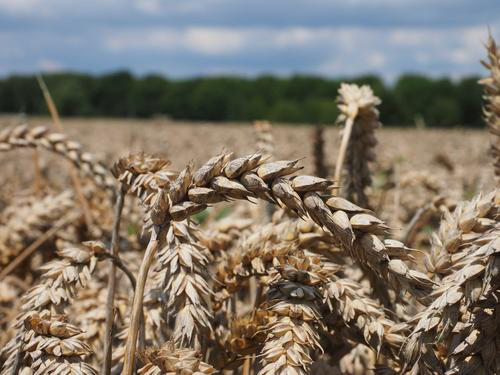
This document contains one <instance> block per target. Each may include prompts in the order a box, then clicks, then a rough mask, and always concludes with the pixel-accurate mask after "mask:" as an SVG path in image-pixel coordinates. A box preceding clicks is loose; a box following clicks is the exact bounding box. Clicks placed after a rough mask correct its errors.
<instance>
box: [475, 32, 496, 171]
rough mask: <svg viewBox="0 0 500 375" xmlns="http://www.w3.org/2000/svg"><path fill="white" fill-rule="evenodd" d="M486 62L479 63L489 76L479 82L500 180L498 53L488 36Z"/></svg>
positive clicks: (493, 40)
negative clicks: (482, 91) (481, 86)
mask: <svg viewBox="0 0 500 375" xmlns="http://www.w3.org/2000/svg"><path fill="white" fill-rule="evenodd" d="M486 51H487V53H488V61H481V63H482V64H483V65H484V66H485V67H486V69H488V70H489V71H490V76H489V77H487V78H484V79H482V80H480V81H479V83H480V84H482V85H483V89H484V100H485V104H484V107H483V113H484V118H485V121H486V124H487V125H488V127H489V129H490V133H491V136H492V138H491V154H492V156H493V167H494V172H495V176H496V177H497V179H499V178H500V53H499V50H498V47H497V45H496V42H495V39H493V37H492V36H491V35H490V36H489V38H488V42H487V44H486Z"/></svg>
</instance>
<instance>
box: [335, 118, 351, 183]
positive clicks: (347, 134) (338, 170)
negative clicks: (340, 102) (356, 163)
mask: <svg viewBox="0 0 500 375" xmlns="http://www.w3.org/2000/svg"><path fill="white" fill-rule="evenodd" d="M353 125H354V118H353V117H349V118H348V119H347V121H346V123H345V127H344V133H343V135H342V142H341V143H340V149H339V154H338V156H337V164H336V165H335V183H336V184H337V185H338V186H341V185H342V184H341V181H340V177H341V175H342V166H343V165H344V160H345V154H346V152H347V146H348V145H349V139H350V138H351V133H352V126H353ZM334 191H335V192H337V193H338V189H334Z"/></svg>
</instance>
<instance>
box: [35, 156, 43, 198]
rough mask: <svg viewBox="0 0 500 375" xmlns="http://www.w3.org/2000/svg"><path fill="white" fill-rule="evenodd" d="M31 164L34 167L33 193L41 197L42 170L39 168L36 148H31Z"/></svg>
mask: <svg viewBox="0 0 500 375" xmlns="http://www.w3.org/2000/svg"><path fill="white" fill-rule="evenodd" d="M33 166H34V169H35V185H34V187H35V194H36V196H37V197H41V196H42V195H43V193H42V188H43V181H42V171H41V169H40V158H39V156H38V150H37V149H36V148H35V149H34V150H33Z"/></svg>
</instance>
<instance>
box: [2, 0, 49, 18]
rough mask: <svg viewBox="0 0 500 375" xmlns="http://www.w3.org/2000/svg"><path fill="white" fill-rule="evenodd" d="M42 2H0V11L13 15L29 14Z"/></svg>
mask: <svg viewBox="0 0 500 375" xmlns="http://www.w3.org/2000/svg"><path fill="white" fill-rule="evenodd" d="M41 3H42V0H0V10H2V11H4V12H6V13H9V14H13V15H27V14H30V13H31V12H32V11H33V9H34V8H36V7H38V6H39V5H40V4H41Z"/></svg>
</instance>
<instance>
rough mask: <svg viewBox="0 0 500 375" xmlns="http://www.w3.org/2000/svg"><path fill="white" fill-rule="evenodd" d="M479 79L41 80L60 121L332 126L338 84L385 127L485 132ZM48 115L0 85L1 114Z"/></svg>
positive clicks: (32, 93)
mask: <svg viewBox="0 0 500 375" xmlns="http://www.w3.org/2000/svg"><path fill="white" fill-rule="evenodd" d="M478 78H479V77H466V78H463V79H461V80H458V81H457V80H450V79H448V78H430V77H426V76H423V75H417V74H405V75H402V76H400V77H399V78H398V79H397V80H396V82H394V83H393V84H391V85H388V84H386V83H385V82H384V81H383V80H382V79H381V78H379V77H377V76H374V75H366V76H361V77H357V78H355V79H345V80H344V79H326V78H322V77H316V76H306V75H295V76H291V77H286V78H284V77H276V76H271V75H263V76H259V77H256V78H241V77H233V76H224V77H203V78H190V79H182V80H170V79H167V78H165V77H163V76H160V75H147V76H143V77H137V76H134V75H132V74H131V73H129V72H126V71H119V72H113V73H110V74H104V75H99V76H93V75H88V74H79V73H54V74H49V75H46V76H44V79H45V81H46V83H47V86H48V87H49V90H50V92H51V94H52V96H53V98H54V101H55V102H56V105H57V107H58V109H59V111H60V113H61V115H63V116H82V117H93V116H100V117H140V118H147V117H154V116H162V115H163V116H168V117H170V118H173V119H184V120H207V121H252V120H255V119H266V120H270V121H274V122H287V123H311V124H332V123H333V122H334V121H335V119H336V117H337V115H338V109H337V106H336V103H335V98H336V97H337V90H338V88H339V87H340V83H341V82H351V83H357V84H368V85H370V86H371V87H372V89H373V90H374V92H375V94H376V95H377V96H379V97H380V98H381V99H382V104H381V106H380V117H381V120H382V122H383V123H384V125H388V126H391V125H395V126H413V125H414V124H415V122H416V121H419V122H421V120H423V121H424V122H425V124H426V125H427V126H429V127H451V126H468V127H481V126H483V122H482V114H481V95H482V90H481V87H480V86H479V84H478V83H477V81H478ZM20 112H22V113H26V114H28V115H43V114H47V113H48V112H47V106H46V104H45V101H44V99H43V96H42V93H41V90H40V88H39V86H38V83H37V80H36V77H35V76H32V75H15V76H10V77H6V78H3V79H0V113H20Z"/></svg>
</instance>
